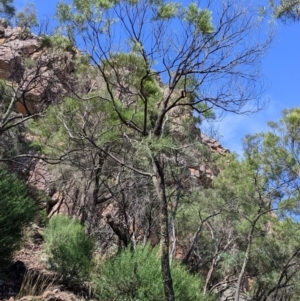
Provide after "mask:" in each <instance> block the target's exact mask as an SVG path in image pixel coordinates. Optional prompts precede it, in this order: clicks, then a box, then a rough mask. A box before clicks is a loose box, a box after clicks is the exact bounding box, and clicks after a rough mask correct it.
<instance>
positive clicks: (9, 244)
mask: <svg viewBox="0 0 300 301" xmlns="http://www.w3.org/2000/svg"><path fill="white" fill-rule="evenodd" d="M0 196H1V197H0V269H1V268H3V267H5V266H6V265H7V264H8V263H9V261H10V259H11V256H12V254H13V252H14V251H16V250H17V249H18V248H19V247H20V243H21V242H22V237H23V230H24V229H25V228H26V226H28V225H29V223H30V222H31V221H32V220H33V218H34V216H35V214H36V212H37V206H36V204H35V203H34V201H33V200H32V199H31V198H29V197H28V194H27V188H26V185H25V183H24V182H22V181H21V180H19V179H18V178H17V177H16V176H14V175H11V174H8V173H7V172H6V171H5V170H4V169H2V168H0Z"/></svg>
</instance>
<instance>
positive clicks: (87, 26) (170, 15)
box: [57, 0, 270, 300]
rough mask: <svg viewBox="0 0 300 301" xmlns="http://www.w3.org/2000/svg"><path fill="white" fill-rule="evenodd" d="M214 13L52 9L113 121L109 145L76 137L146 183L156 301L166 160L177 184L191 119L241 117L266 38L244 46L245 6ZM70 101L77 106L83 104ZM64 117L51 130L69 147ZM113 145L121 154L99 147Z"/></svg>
mask: <svg viewBox="0 0 300 301" xmlns="http://www.w3.org/2000/svg"><path fill="white" fill-rule="evenodd" d="M216 7H218V10H216V12H215V13H214V15H212V13H211V11H210V3H209V5H208V7H207V8H200V7H198V5H197V4H196V3H191V4H189V5H188V6H187V7H181V6H179V5H178V4H176V3H164V2H163V1H156V2H153V1H148V0H140V1H120V2H108V1H93V0H90V1H74V2H73V3H72V4H70V5H68V4H66V3H63V2H61V3H60V4H59V5H58V12H57V16H58V18H59V19H60V21H61V23H62V25H61V26H62V28H64V29H65V33H66V34H67V35H68V36H69V37H70V38H71V39H73V41H74V42H75V37H77V36H78V35H80V37H81V38H80V41H81V42H83V43H84V47H85V48H84V50H83V51H84V52H85V53H86V54H87V55H88V57H89V58H90V60H91V62H92V64H93V65H94V66H95V67H96V68H97V70H98V72H99V74H100V77H101V79H100V82H101V85H100V86H99V89H98V90H99V91H100V92H98V93H97V91H95V92H96V93H94V95H93V96H92V97H93V98H94V99H98V101H99V103H100V104H102V103H104V104H107V105H108V106H109V107H110V110H111V111H108V114H110V118H111V120H112V122H113V127H112V128H111V129H112V130H113V137H110V138H109V140H106V141H104V140H103V137H105V139H108V135H106V134H105V131H101V132H100V133H97V136H98V137H99V139H97V140H95V139H94V137H95V136H93V137H91V135H90V134H86V133H85V130H86V127H85V126H84V127H83V129H80V131H79V132H77V134H79V135H80V137H81V140H85V141H88V142H89V143H90V145H93V147H94V148H95V149H96V150H97V151H98V152H99V153H101V154H104V155H105V156H107V157H108V158H110V160H112V161H114V162H115V164H116V165H118V166H119V167H122V169H125V170H128V171H130V172H132V173H134V174H135V175H139V176H143V177H146V178H148V179H150V180H151V185H152V186H153V188H154V191H155V198H156V201H157V202H158V204H159V206H160V252H161V253H160V254H161V266H162V278H163V284H164V293H165V299H166V300H174V291H173V285H172V278H171V273H170V264H169V225H168V223H169V220H168V203H169V200H168V197H167V196H168V187H167V186H168V184H167V182H166V181H167V180H168V173H169V171H170V172H171V170H170V165H172V161H173V160H174V159H173V158H174V157H177V158H180V157H181V158H185V159H183V160H181V165H179V166H178V167H179V168H178V169H177V179H178V178H180V175H181V171H182V170H183V167H184V166H185V165H186V161H187V160H188V157H189V156H187V155H186V154H185V151H186V147H185V145H191V141H195V139H197V138H196V136H197V131H196V129H195V127H194V124H193V123H194V122H195V121H194V119H193V116H192V113H191V112H192V110H194V111H195V112H197V114H200V115H201V116H203V115H204V113H205V112H208V111H209V110H211V109H220V110H225V111H231V112H242V109H243V108H244V105H245V104H249V102H251V100H253V99H255V97H256V96H257V95H258V94H259V93H260V87H261V86H259V85H258V82H257V79H258V77H259V68H258V64H257V63H258V62H259V58H260V57H261V55H262V54H264V52H265V51H266V49H267V47H268V45H269V43H270V38H267V39H266V40H265V41H262V40H261V38H258V39H253V35H256V34H257V33H258V31H257V29H258V19H257V17H256V15H255V14H254V13H253V11H251V9H250V8H249V7H246V6H242V5H241V4H240V3H239V4H234V3H232V2H231V1H230V2H228V3H227V2H222V3H220V4H219V6H218V5H216ZM211 8H212V6H211ZM172 28H176V31H175V30H173V29H172ZM250 37H251V38H250ZM248 38H249V39H248ZM78 41H79V39H78ZM160 78H161V80H160ZM160 81H162V83H160ZM103 92H104V93H103ZM77 96H79V97H80V98H81V99H82V101H83V102H84V101H86V100H88V97H89V96H84V95H77ZM90 97H91V96H90ZM248 108H249V107H248ZM176 112H177V114H178V115H177V117H181V118H180V120H181V121H178V118H177V119H176ZM64 117H65V116H63V117H62V120H61V124H62V125H63V128H64V131H65V132H66V133H67V135H68V137H69V139H72V140H73V141H74V137H76V136H74V131H73V129H72V127H69V126H68V125H67V124H66V122H65V119H64ZM85 118H86V119H87V121H88V120H89V119H88V115H85ZM185 122H186V124H187V125H188V126H187V128H189V133H191V134H190V135H186V132H182V131H181V132H180V130H177V128H176V127H178V128H181V129H184V126H185ZM95 134H96V133H95ZM110 134H111V133H110ZM77 137H78V136H77ZM91 138H93V139H91ZM117 142H118V143H119V145H122V149H121V148H120V147H117V148H116V147H115V146H114V147H112V148H111V147H107V146H108V145H116V143H117ZM70 152H72V150H70ZM128 152H130V153H128ZM170 174H171V173H170Z"/></svg>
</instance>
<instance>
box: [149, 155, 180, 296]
mask: <svg viewBox="0 0 300 301" xmlns="http://www.w3.org/2000/svg"><path fill="white" fill-rule="evenodd" d="M153 171H154V174H155V177H153V178H152V180H153V184H154V187H155V189H156V193H157V196H158V199H159V203H160V252H161V271H162V279H163V286H164V294H165V300H166V301H175V296H174V290H173V282H172V277H171V270H170V261H169V229H168V203H167V198H166V191H165V179H164V172H163V168H162V166H161V162H160V161H159V159H155V160H154V162H153Z"/></svg>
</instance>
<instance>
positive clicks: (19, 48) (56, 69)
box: [0, 19, 77, 115]
mask: <svg viewBox="0 0 300 301" xmlns="http://www.w3.org/2000/svg"><path fill="white" fill-rule="evenodd" d="M42 42H43V38H42V37H37V36H34V35H33V34H31V33H29V32H28V31H26V30H23V29H22V28H20V27H15V28H11V27H10V26H8V24H7V22H6V21H5V20H3V19H0V79H1V80H4V81H6V83H7V84H8V85H10V86H11V87H12V88H13V90H14V93H15V95H16V98H17V100H16V101H15V105H14V110H15V111H16V112H17V113H22V114H24V115H27V114H34V113H37V112H40V111H42V110H43V108H45V106H47V105H49V104H50V103H56V102H58V101H59V99H60V98H61V96H62V95H64V94H66V92H67V91H68V90H70V89H71V86H72V82H71V80H70V74H71V73H72V72H73V71H74V66H73V64H72V60H73V59H74V57H75V56H76V54H77V53H76V51H65V50H61V49H55V47H54V48H52V49H50V48H49V49H48V48H47V47H43V46H42Z"/></svg>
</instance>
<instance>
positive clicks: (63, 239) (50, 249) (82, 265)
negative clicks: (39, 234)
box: [44, 215, 95, 281]
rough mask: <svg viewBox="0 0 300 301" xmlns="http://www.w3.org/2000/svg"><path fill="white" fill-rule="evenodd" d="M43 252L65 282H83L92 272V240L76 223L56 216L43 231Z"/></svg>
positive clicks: (93, 243)
mask: <svg viewBox="0 0 300 301" xmlns="http://www.w3.org/2000/svg"><path fill="white" fill-rule="evenodd" d="M44 237H45V250H46V252H47V254H48V255H49V257H50V262H51V263H52V264H53V268H54V269H55V270H56V271H58V272H60V273H61V274H62V275H63V277H64V279H66V280H71V281H72V280H76V279H80V280H85V279H88V278H89V276H90V272H91V270H92V264H93V263H92V259H93V253H94V250H95V242H94V239H93V238H92V237H90V236H88V235H86V234H85V230H84V227H83V226H82V225H81V224H80V223H79V222H78V221H72V220H71V219H69V218H68V217H66V216H62V215H57V216H54V217H53V218H52V219H50V221H49V225H48V226H47V228H46V229H45V230H44Z"/></svg>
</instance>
